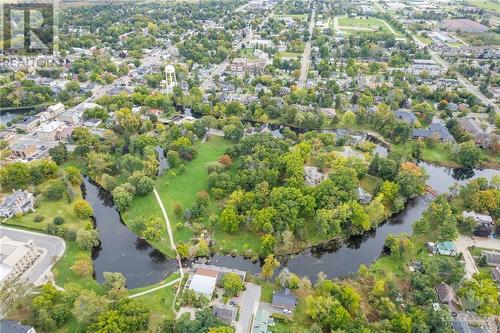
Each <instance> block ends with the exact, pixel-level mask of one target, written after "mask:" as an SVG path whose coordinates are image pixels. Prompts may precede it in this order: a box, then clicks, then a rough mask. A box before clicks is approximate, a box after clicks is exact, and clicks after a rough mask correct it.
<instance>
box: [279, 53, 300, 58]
mask: <svg viewBox="0 0 500 333" xmlns="http://www.w3.org/2000/svg"><path fill="white" fill-rule="evenodd" d="M278 55H279V56H280V57H282V58H288V59H296V58H297V57H300V56H301V55H302V54H301V53H297V52H287V51H284V52H278Z"/></svg>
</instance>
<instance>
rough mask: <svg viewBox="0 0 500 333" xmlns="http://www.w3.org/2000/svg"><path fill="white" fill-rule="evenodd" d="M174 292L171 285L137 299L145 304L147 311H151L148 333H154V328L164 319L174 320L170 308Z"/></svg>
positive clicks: (173, 287) (173, 314) (174, 289)
mask: <svg viewBox="0 0 500 333" xmlns="http://www.w3.org/2000/svg"><path fill="white" fill-rule="evenodd" d="M175 292H176V288H175V285H172V286H168V287H166V288H162V289H159V290H157V291H155V292H152V293H150V294H146V295H143V296H140V297H137V299H138V300H141V301H143V302H144V303H146V305H147V307H148V309H149V310H150V311H151V314H150V316H149V332H155V330H156V328H157V327H158V326H159V325H160V324H161V323H162V322H163V321H164V320H165V319H175V313H174V310H173V308H172V304H173V301H174V297H175Z"/></svg>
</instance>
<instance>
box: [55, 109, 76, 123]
mask: <svg viewBox="0 0 500 333" xmlns="http://www.w3.org/2000/svg"><path fill="white" fill-rule="evenodd" d="M58 119H59V120H60V121H64V122H65V123H68V124H78V123H79V122H80V114H79V112H78V111H76V110H74V109H72V110H68V111H64V112H63V113H62V114H61V115H60V116H59V118H58Z"/></svg>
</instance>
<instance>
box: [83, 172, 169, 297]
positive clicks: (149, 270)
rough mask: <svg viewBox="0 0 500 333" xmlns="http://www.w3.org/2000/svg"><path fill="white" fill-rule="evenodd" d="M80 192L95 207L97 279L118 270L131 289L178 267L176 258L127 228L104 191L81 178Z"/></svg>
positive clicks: (95, 266)
mask: <svg viewBox="0 0 500 333" xmlns="http://www.w3.org/2000/svg"><path fill="white" fill-rule="evenodd" d="M82 193H83V197H84V198H85V200H87V201H88V202H89V203H90V205H91V206H92V208H93V210H94V220H95V228H96V229H97V230H98V231H99V239H100V241H101V242H100V246H98V247H95V248H93V249H92V261H93V262H94V277H95V279H96V280H97V282H99V283H103V282H104V277H103V273H104V272H120V273H122V274H123V275H124V276H125V277H126V278H127V288H129V289H133V288H138V287H143V286H147V285H150V284H155V283H158V282H160V281H162V280H163V279H165V278H166V277H167V276H168V275H170V274H171V273H173V272H175V271H176V270H177V268H178V267H177V262H176V260H174V259H168V258H166V257H165V256H164V255H163V254H162V253H161V252H159V251H158V250H156V249H154V248H153V247H152V246H151V245H149V244H148V242H147V241H145V240H144V239H141V238H139V237H137V235H135V234H134V233H133V232H132V231H130V230H129V229H128V227H127V226H126V225H125V223H123V221H122V219H121V217H120V214H119V213H118V211H117V210H116V208H115V206H114V204H113V199H112V198H111V195H110V194H109V193H108V192H107V191H105V190H104V189H103V188H101V187H100V186H98V185H97V184H95V183H94V182H93V181H91V180H90V179H89V178H88V177H84V180H83V185H82Z"/></svg>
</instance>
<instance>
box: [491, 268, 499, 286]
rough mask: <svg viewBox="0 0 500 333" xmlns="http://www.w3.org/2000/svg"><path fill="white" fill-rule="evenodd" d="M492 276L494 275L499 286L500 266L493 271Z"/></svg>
mask: <svg viewBox="0 0 500 333" xmlns="http://www.w3.org/2000/svg"><path fill="white" fill-rule="evenodd" d="M491 275H493V280H495V282H496V283H497V284H500V265H496V266H495V267H493V268H492V269H491Z"/></svg>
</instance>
